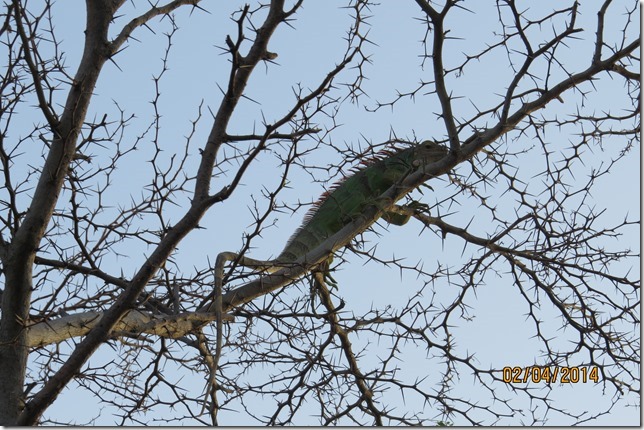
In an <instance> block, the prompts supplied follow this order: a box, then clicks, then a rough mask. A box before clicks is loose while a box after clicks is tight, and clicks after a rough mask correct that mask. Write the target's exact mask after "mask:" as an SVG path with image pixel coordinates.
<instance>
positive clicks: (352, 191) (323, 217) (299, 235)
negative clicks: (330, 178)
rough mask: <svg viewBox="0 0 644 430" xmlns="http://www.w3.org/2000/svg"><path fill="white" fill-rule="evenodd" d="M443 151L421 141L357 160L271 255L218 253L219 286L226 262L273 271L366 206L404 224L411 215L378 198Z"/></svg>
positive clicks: (311, 247)
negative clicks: (377, 208)
mask: <svg viewBox="0 0 644 430" xmlns="http://www.w3.org/2000/svg"><path fill="white" fill-rule="evenodd" d="M448 151H449V150H448V149H447V148H446V147H445V146H442V145H439V144H437V143H434V142H431V141H424V142H422V143H421V144H419V145H414V146H411V147H408V148H405V149H399V150H395V149H394V150H386V151H381V152H380V153H378V154H377V155H376V157H375V158H374V159H373V160H368V161H365V162H363V163H362V166H359V167H358V168H356V169H355V170H354V173H353V174H352V175H351V176H348V177H347V178H345V179H343V180H342V181H340V182H338V183H337V184H335V185H334V186H333V187H331V189H329V190H328V191H327V192H325V193H324V194H323V195H322V197H321V198H320V199H319V201H318V202H317V203H315V205H314V206H313V208H311V209H310V210H309V212H308V213H307V214H306V215H305V217H304V221H303V222H302V225H301V226H300V228H298V229H297V230H296V231H295V233H293V235H292V236H291V238H290V239H289V240H288V242H287V244H286V247H285V248H284V250H283V251H282V252H281V253H280V254H279V255H278V256H277V258H275V259H273V260H270V261H263V260H255V259H252V258H248V257H243V256H242V257H240V256H238V254H236V253H233V252H222V253H221V254H219V256H218V257H217V262H216V265H215V281H216V284H218V285H217V286H218V287H219V288H221V286H222V282H223V279H222V278H223V269H224V264H225V263H226V261H232V260H238V262H239V264H241V265H242V266H245V267H252V268H255V269H257V270H260V271H263V272H266V273H273V272H276V271H277V270H279V269H281V268H283V267H286V266H288V265H289V264H293V263H294V262H296V261H297V260H298V259H299V258H301V257H303V256H304V255H306V254H307V253H308V252H310V251H312V250H314V249H315V248H316V247H317V246H319V245H320V244H321V243H322V242H324V240H325V239H327V238H329V237H331V236H332V235H334V234H335V233H337V232H339V231H340V230H341V229H342V228H343V227H344V226H346V225H347V224H349V223H351V222H352V221H353V220H355V219H356V218H357V217H358V216H359V215H361V214H362V213H363V211H364V210H365V209H366V208H367V207H369V206H374V205H375V206H381V207H382V209H383V210H385V214H384V215H383V216H382V218H384V219H385V220H386V221H388V222H389V223H391V224H395V225H403V224H405V223H406V222H407V221H408V220H409V218H410V217H411V215H405V214H400V213H397V212H394V211H392V210H389V211H388V210H387V209H390V208H391V207H392V206H393V204H394V203H395V202H392V201H389V202H384V201H379V197H380V196H381V195H382V194H383V193H384V192H385V191H387V190H388V189H389V188H390V187H391V186H393V185H394V184H397V183H399V182H400V181H402V179H404V178H405V177H406V176H407V175H408V174H409V173H411V172H413V171H415V170H417V169H418V168H420V167H422V166H423V165H425V164H429V163H433V162H436V161H439V160H441V159H442V158H443V157H445V156H446V155H447V154H448ZM376 221H377V220H373V222H376ZM331 258H332V257H331ZM331 258H330V259H331ZM330 259H329V262H330ZM326 276H328V273H327V274H326ZM220 291H221V290H220Z"/></svg>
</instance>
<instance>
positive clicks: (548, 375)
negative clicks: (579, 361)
mask: <svg viewBox="0 0 644 430" xmlns="http://www.w3.org/2000/svg"><path fill="white" fill-rule="evenodd" d="M528 381H530V382H534V383H539V382H544V383H546V384H551V383H555V382H560V383H562V384H577V383H586V382H595V383H597V382H599V369H598V368H597V366H573V367H559V366H554V367H539V366H527V367H522V366H514V367H509V366H506V367H504V368H503V382H506V383H508V384H525V383H527V382H528Z"/></svg>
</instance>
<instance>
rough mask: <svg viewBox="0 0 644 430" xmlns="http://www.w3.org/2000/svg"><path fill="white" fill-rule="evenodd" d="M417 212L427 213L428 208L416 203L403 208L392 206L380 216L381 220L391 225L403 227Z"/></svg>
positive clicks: (423, 204)
mask: <svg viewBox="0 0 644 430" xmlns="http://www.w3.org/2000/svg"><path fill="white" fill-rule="evenodd" d="M417 211H422V212H429V206H427V205H426V204H425V203H421V202H417V201H413V202H411V203H409V204H408V205H405V206H399V205H393V206H392V207H391V208H389V209H388V210H387V211H386V212H385V213H384V214H383V215H382V219H384V220H385V221H387V222H388V223H390V224H393V225H405V224H406V223H407V222H408V221H409V219H410V218H411V217H412V216H414V214H415V213H416V212H417Z"/></svg>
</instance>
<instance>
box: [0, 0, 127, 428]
mask: <svg viewBox="0 0 644 430" xmlns="http://www.w3.org/2000/svg"><path fill="white" fill-rule="evenodd" d="M114 3H115V2H112V1H110V0H103V1H96V0H88V1H87V29H86V31H85V48H84V52H83V57H82V59H81V62H80V65H79V67H78V70H77V72H76V75H75V78H74V82H73V83H72V87H71V89H70V91H69V95H68V97H67V101H66V103H65V109H64V111H63V114H62V116H60V118H59V119H57V118H56V116H55V115H52V110H51V107H50V106H48V105H46V104H45V103H44V102H43V101H42V100H41V105H40V108H41V110H42V111H43V114H44V116H45V117H46V118H47V121H48V122H49V124H50V126H51V129H52V130H51V131H52V135H53V139H52V144H51V148H50V151H49V153H48V155H47V160H46V161H45V164H44V166H43V169H42V173H41V175H40V178H39V181H38V185H37V187H36V189H35V191H34V196H33V199H32V201H31V205H30V206H29V210H28V211H27V213H26V215H25V217H24V219H23V221H22V223H21V225H20V227H19V228H18V230H17V231H16V233H15V235H14V237H13V238H12V240H11V243H10V244H9V246H8V249H7V252H6V253H5V255H4V258H3V269H4V272H5V280H6V283H5V286H4V288H5V289H4V294H3V296H2V319H1V320H0V387H1V389H0V425H5V426H6V425H15V424H16V423H17V419H18V416H19V415H20V413H21V412H22V411H23V407H24V394H23V389H24V388H23V387H24V382H25V372H26V365H27V359H28V356H29V348H28V345H27V337H26V336H27V331H26V329H25V327H26V325H27V324H28V317H29V308H30V305H31V291H32V289H33V285H32V271H33V263H34V259H35V256H36V251H37V249H38V246H39V244H40V242H41V240H42V238H43V236H44V234H45V231H46V229H47V225H48V224H49V221H50V219H51V216H52V214H53V211H54V208H55V206H56V202H57V200H58V196H59V195H60V191H61V189H62V186H63V183H64V180H65V177H66V175H67V171H68V167H69V163H70V162H71V160H72V157H73V156H74V153H75V150H76V142H77V140H78V136H79V133H80V130H81V127H82V125H83V122H84V121H85V116H86V114H87V108H88V106H89V102H90V100H91V97H92V93H93V91H94V87H95V85H96V81H97V80H98V76H99V73H100V70H101V68H102V66H103V64H105V61H106V59H107V58H109V56H110V54H111V53H110V52H109V45H108V43H107V30H108V27H109V23H110V20H111V18H112V16H113V12H114V9H115V7H116V5H115V4H114ZM14 14H15V20H16V27H17V29H18V31H19V32H22V33H23V34H21V37H22V39H23V40H22V42H23V50H24V53H25V54H24V55H25V59H26V61H27V62H29V61H31V62H32V64H34V63H35V60H34V58H35V56H33V55H32V53H31V51H30V44H28V43H27V41H28V38H29V37H30V35H28V34H26V26H24V25H23V24H22V20H23V19H24V16H23V14H22V6H21V5H20V3H19V2H18V1H14ZM31 71H32V75H33V79H34V84H35V85H36V86H37V87H38V86H39V85H40V82H39V75H38V71H37V66H36V67H32V70H31ZM56 121H58V122H56Z"/></svg>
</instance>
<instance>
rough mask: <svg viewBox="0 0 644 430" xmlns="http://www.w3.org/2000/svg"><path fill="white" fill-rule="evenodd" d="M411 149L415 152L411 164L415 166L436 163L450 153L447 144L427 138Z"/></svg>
mask: <svg viewBox="0 0 644 430" xmlns="http://www.w3.org/2000/svg"><path fill="white" fill-rule="evenodd" d="M410 149H411V151H412V152H413V156H412V162H411V164H412V166H413V167H415V168H418V167H421V166H424V165H427V164H431V163H435V162H436V161H439V160H441V159H442V158H443V157H445V156H447V154H449V149H448V148H447V147H446V146H443V145H440V144H438V143H436V142H432V141H431V140H425V141H423V142H421V143H420V144H419V145H417V146H414V147H413V148H410Z"/></svg>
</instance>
